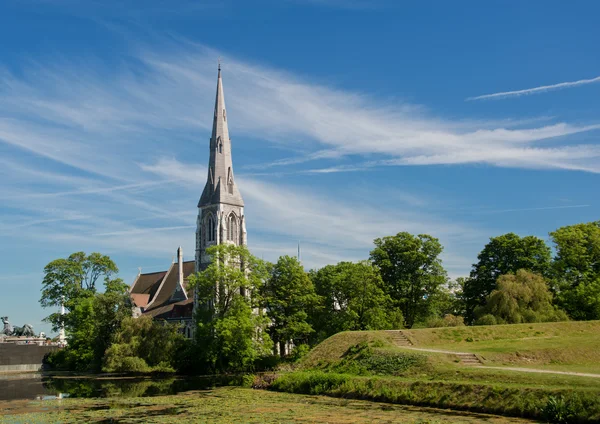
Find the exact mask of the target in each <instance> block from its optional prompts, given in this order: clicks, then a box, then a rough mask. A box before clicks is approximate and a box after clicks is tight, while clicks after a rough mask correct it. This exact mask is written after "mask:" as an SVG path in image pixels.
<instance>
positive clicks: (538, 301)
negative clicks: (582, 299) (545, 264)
mask: <svg viewBox="0 0 600 424" xmlns="http://www.w3.org/2000/svg"><path fill="white" fill-rule="evenodd" d="M475 316H476V317H477V318H478V319H479V320H477V321H475V323H476V324H490V323H494V322H495V323H498V324H518V323H524V322H547V321H566V320H567V319H568V318H567V315H566V314H565V313H564V312H563V311H561V310H559V309H557V308H556V307H554V306H553V305H552V293H551V292H550V291H549V289H548V285H547V283H546V280H545V279H544V277H542V276H541V275H538V274H535V273H533V272H530V271H527V270H524V269H521V270H518V271H517V273H516V274H506V275H502V276H500V278H498V283H497V289H495V290H493V291H492V293H491V294H490V295H489V296H488V298H487V302H486V304H485V305H484V306H479V307H477V308H476V309H475ZM490 316H491V317H493V319H492V318H490Z"/></svg>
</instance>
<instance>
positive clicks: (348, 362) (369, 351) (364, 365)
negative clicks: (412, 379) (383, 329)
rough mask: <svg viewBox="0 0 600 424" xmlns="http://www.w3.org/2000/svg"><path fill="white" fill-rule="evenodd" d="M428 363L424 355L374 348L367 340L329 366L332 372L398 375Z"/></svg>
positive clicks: (353, 347) (350, 349)
mask: <svg viewBox="0 0 600 424" xmlns="http://www.w3.org/2000/svg"><path fill="white" fill-rule="evenodd" d="M426 363H427V357H426V356H424V355H420V354H413V353H403V352H394V351H389V350H385V349H374V348H373V346H371V345H369V344H368V343H367V342H362V343H359V344H357V345H354V346H352V347H350V348H349V349H348V350H347V351H346V352H345V353H344V355H343V356H342V359H341V360H340V361H338V362H337V363H335V364H333V365H330V366H329V367H328V368H329V370H330V371H332V372H339V373H347V374H354V375H373V374H380V375H398V374H402V373H403V372H406V371H407V370H408V369H410V368H412V367H414V366H423V365H425V364H426Z"/></svg>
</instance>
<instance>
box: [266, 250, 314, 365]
mask: <svg viewBox="0 0 600 424" xmlns="http://www.w3.org/2000/svg"><path fill="white" fill-rule="evenodd" d="M262 296H263V304H264V306H265V308H266V312H267V316H268V317H269V318H270V319H271V325H270V326H269V334H270V335H271V338H272V339H273V341H274V342H275V343H279V352H280V355H281V356H284V354H285V344H286V343H287V342H288V341H290V340H291V341H293V342H294V344H296V345H300V344H304V343H306V342H307V341H308V337H309V335H310V334H311V333H312V332H313V331H314V329H313V328H312V327H311V325H310V324H309V323H308V311H311V310H314V309H315V308H316V307H317V306H318V304H319V297H318V296H317V295H316V293H315V289H314V286H313V283H312V281H311V280H310V278H309V277H308V275H307V274H306V272H305V271H304V269H303V268H302V265H301V264H300V262H298V260H297V259H296V258H293V257H290V256H282V257H280V258H279V260H278V261H277V263H276V264H275V265H274V266H273V267H272V269H271V272H270V276H269V278H268V279H267V281H266V283H265V285H264V286H263V290H262Z"/></svg>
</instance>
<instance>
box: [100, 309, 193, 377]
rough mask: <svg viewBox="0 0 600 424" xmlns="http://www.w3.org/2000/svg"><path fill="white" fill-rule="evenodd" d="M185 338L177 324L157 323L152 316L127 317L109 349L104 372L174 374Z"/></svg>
mask: <svg viewBox="0 0 600 424" xmlns="http://www.w3.org/2000/svg"><path fill="white" fill-rule="evenodd" d="M184 343H185V339H184V337H183V335H182V334H181V333H180V332H179V325H178V324H169V323H166V322H164V321H162V322H161V321H155V320H153V319H152V317H149V316H141V317H139V318H132V317H127V318H125V319H124V320H123V321H122V322H121V326H120V328H119V330H118V332H117V333H116V335H115V337H114V343H113V344H112V345H111V346H110V347H109V348H108V349H107V350H106V354H105V356H104V365H103V367H102V370H103V371H105V372H130V371H140V372H148V371H175V368H176V366H177V364H176V358H177V351H178V350H179V349H180V348H182V347H183V345H184Z"/></svg>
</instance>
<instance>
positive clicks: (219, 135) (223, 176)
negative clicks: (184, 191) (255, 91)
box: [198, 66, 244, 207]
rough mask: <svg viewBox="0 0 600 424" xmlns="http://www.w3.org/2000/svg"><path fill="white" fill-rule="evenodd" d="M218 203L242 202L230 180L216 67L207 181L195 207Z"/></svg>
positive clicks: (222, 100) (220, 83) (230, 165)
mask: <svg viewBox="0 0 600 424" xmlns="http://www.w3.org/2000/svg"><path fill="white" fill-rule="evenodd" d="M219 203H225V204H229V205H234V206H244V200H243V199H242V195H241V194H240V191H239V190H238V188H237V184H236V182H235V178H234V176H233V161H232V159H231V139H230V138H229V128H228V126H227V111H226V109H225V94H224V93H223V79H222V78H221V66H219V74H218V76H217V94H216V97H215V109H214V114H213V127H212V134H211V137H210V157H209V162H208V178H207V181H206V185H205V186H204V190H203V192H202V196H201V197H200V201H199V202H198V207H202V206H208V205H215V204H219Z"/></svg>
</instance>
